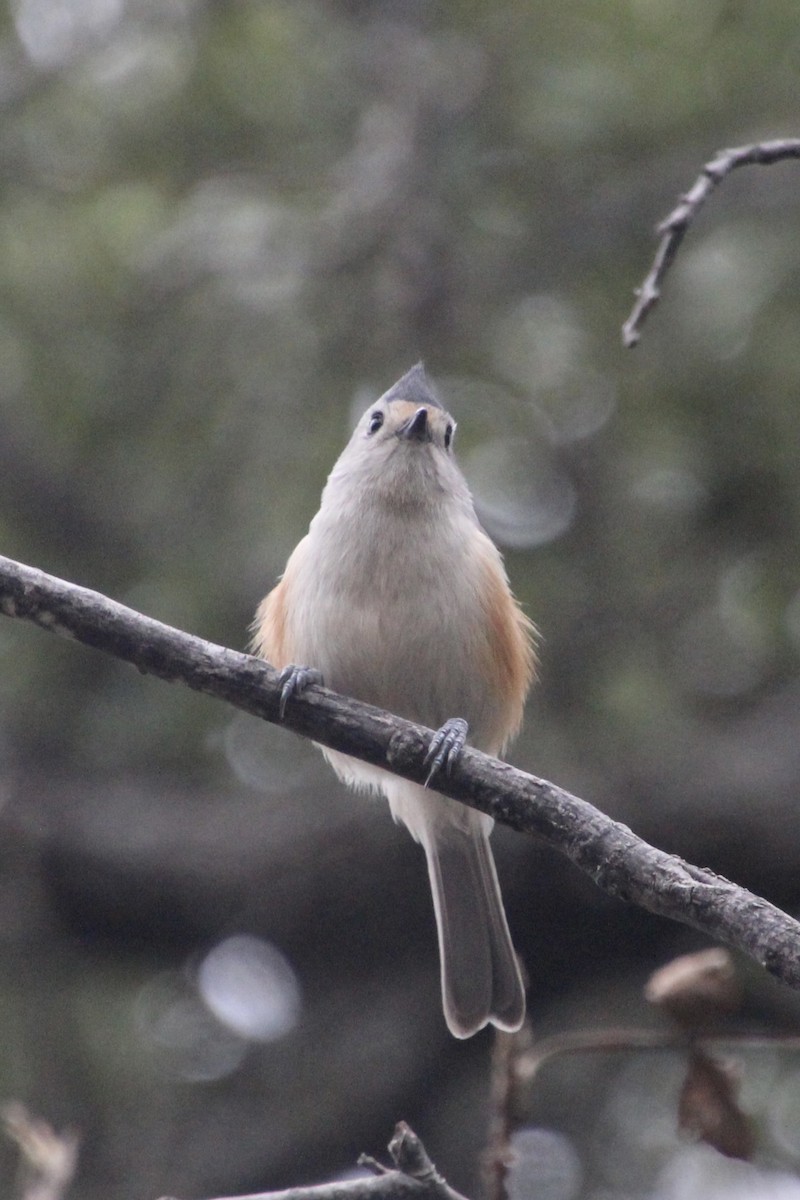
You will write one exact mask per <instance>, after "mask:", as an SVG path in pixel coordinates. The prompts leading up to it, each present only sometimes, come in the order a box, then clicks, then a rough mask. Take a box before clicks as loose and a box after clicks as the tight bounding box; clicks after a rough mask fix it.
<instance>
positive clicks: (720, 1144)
mask: <svg viewBox="0 0 800 1200" xmlns="http://www.w3.org/2000/svg"><path fill="white" fill-rule="evenodd" d="M738 1091H739V1080H738V1077H737V1074H736V1072H735V1070H734V1069H733V1068H732V1067H731V1065H730V1064H728V1063H723V1062H720V1061H719V1060H718V1059H715V1058H712V1057H711V1055H709V1054H706V1053H705V1052H704V1051H702V1050H699V1049H698V1048H697V1047H694V1048H693V1049H692V1050H691V1051H690V1054H689V1069H688V1071H687V1074H686V1079H685V1080H684V1083H683V1087H682V1088H681V1095H680V1100H679V1102H678V1128H679V1129H680V1130H681V1132H682V1133H687V1134H689V1135H690V1136H692V1137H696V1138H698V1139H699V1140H700V1141H703V1142H706V1143H707V1144H708V1145H709V1146H713V1147H714V1149H715V1150H719V1152H720V1154H725V1155H726V1156H727V1157H728V1158H742V1159H746V1160H747V1159H750V1158H751V1157H752V1154H753V1151H754V1149H755V1141H756V1138H755V1128H754V1125H753V1122H752V1120H751V1119H750V1117H748V1116H747V1115H746V1113H743V1112H742V1110H741V1109H740V1108H739V1103H738Z"/></svg>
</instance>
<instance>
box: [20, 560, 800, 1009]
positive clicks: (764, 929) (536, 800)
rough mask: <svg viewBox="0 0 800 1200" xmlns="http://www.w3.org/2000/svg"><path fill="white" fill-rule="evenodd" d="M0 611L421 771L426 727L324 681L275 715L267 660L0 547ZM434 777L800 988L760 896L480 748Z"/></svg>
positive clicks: (275, 691) (610, 889) (797, 927)
mask: <svg viewBox="0 0 800 1200" xmlns="http://www.w3.org/2000/svg"><path fill="white" fill-rule="evenodd" d="M0 613H3V614H5V615H6V616H8V617H18V618H22V619H24V620H28V621H33V622H34V623H35V624H37V625H40V626H41V627H42V628H44V629H48V630H50V631H51V632H53V633H58V634H60V635H61V636H62V637H67V638H72V639H75V640H76V641H79V642H83V643H84V644H85V645H87V646H93V647H95V648H96V649H98V650H103V651H104V652H105V653H107V654H112V655H115V656H116V657H117V658H121V659H124V660H125V661H126V662H129V663H132V664H133V665H134V666H135V667H137V668H138V669H139V670H140V671H142V672H144V673H146V674H152V675H157V676H159V677H160V678H162V679H167V680H170V681H175V680H179V681H180V682H182V683H185V684H187V685H188V686H189V687H191V688H194V689H195V690H196V691H199V692H204V693H206V694H207V695H210V696H216V697H217V698H218V699H220V700H226V701H227V702H228V703H229V704H233V705H235V706H236V707H237V708H240V709H243V710H244V711H245V712H249V713H252V714H253V715H255V716H258V717H261V718H263V719H264V720H266V721H271V722H273V723H274V724H283V725H285V726H286V727H287V728H288V729H291V730H293V731H294V732H295V733H299V734H301V735H302V736H303V737H308V738H313V739H314V741H317V742H321V743H322V744H323V745H326V746H330V747H331V748H333V749H335V750H340V751H342V752H343V753H345V754H351V755H353V757H355V758H360V759H363V760H364V761H365V762H369V763H372V764H374V765H376V766H380V767H385V768H386V769H387V770H389V771H392V772H394V774H396V775H400V776H402V777H403V778H404V779H411V780H413V781H414V782H415V783H424V781H425V778H426V774H427V771H426V767H425V763H424V759H425V752H426V750H427V747H428V745H429V743H430V739H431V737H432V732H431V730H429V729H425V728H423V727H422V726H420V725H415V724H412V722H410V721H405V720H402V719H401V718H400V717H395V716H392V715H391V714H390V713H386V712H383V711H382V710H381V709H378V708H373V707H372V706H371V705H368V704H362V703H360V702H359V701H357V700H352V699H349V698H348V697H346V696H339V695H336V694H335V693H334V692H330V691H328V690H327V689H326V688H321V687H310V688H309V689H308V690H307V691H306V692H304V693H303V695H302V696H297V697H296V698H294V699H292V700H291V701H290V703H289V706H288V708H287V711H286V716H285V718H284V720H283V721H281V719H280V714H279V708H280V691H281V689H280V684H279V682H278V674H277V672H276V671H274V670H273V669H272V667H270V666H269V665H268V664H267V663H264V662H262V661H261V660H260V659H257V658H253V657H251V656H250V655H247V654H239V653H237V652H236V651H234V650H228V649H226V648H225V647H223V646H216V645H214V644H213V643H212V642H206V641H204V640H203V639H202V638H198V637H194V636H192V635H191V634H188V633H184V632H182V631H181V630H179V629H173V628H172V627H171V626H169V625H163V624H162V623H161V622H160V621H154V620H152V619H151V618H150V617H145V616H143V615H142V614H141V613H137V612H135V611H134V610H133V609H130V608H126V607H125V606H124V605H122V604H118V603H116V602H115V601H114V600H109V599H108V598H107V597H106V596H102V595H100V593H98V592H92V591H89V590H88V589H86V588H82V587H78V586H76V585H75V584H72V583H66V582H64V581H63V580H60V579H54V578H53V577H52V576H50V575H45V574H44V572H42V571H39V570H36V569H35V568H33V567H26V566H23V565H22V564H21V563H16V562H13V561H12V560H11V559H8V558H2V557H0ZM436 786H437V790H438V791H441V792H443V793H444V794H445V795H447V796H451V797H452V798H453V799H455V800H460V801H461V802H462V803H464V804H469V805H471V806H472V807H473V808H477V809H480V810H481V812H485V813H489V814H490V816H492V817H494V818H495V819H496V820H498V821H501V822H503V823H504V824H505V825H510V826H511V828H512V829H516V830H518V831H519V832H522V833H528V834H533V835H535V836H536V837H538V838H541V839H542V840H543V841H545V842H547V843H548V845H550V846H552V847H553V848H554V849H556V850H558V851H559V853H561V854H564V855H566V856H567V858H569V859H570V860H571V861H572V862H573V863H574V864H575V865H576V866H577V867H579V868H580V870H582V871H584V872H585V873H586V874H587V875H588V876H589V877H590V878H591V879H593V880H594V882H595V883H596V884H597V885H598V887H600V888H602V889H603V891H605V892H607V893H608V894H609V895H611V896H616V897H618V898H619V899H621V900H625V901H628V902H631V903H635V904H638V905H640V906H641V907H642V908H645V909H647V910H648V911H650V912H652V913H657V914H658V915H660V916H664V917H669V918H671V919H672V920H674V921H680V922H682V923H683V924H685V925H690V926H692V927H693V928H695V929H698V930H700V931H701V932H703V933H705V934H707V935H708V937H710V938H712V939H713V940H715V941H720V942H723V943H725V944H726V945H728V946H730V947H732V948H734V949H737V950H740V951H742V952H743V953H744V954H746V955H747V956H748V957H749V958H752V959H753V960H754V961H755V962H757V963H759V964H760V965H761V966H763V967H765V968H766V970H768V971H769V972H771V973H772V974H773V975H775V976H777V978H779V979H781V980H783V982H784V983H787V984H789V986H790V987H793V988H797V989H798V990H800V924H798V923H797V922H796V921H794V920H792V918H791V917H789V916H787V914H786V913H784V912H781V910H780V909H778V908H775V906H774V905H772V904H769V903H768V902H767V901H766V900H762V899H761V898H760V897H758V896H755V895H753V893H751V892H748V891H746V890H745V889H744V888H740V887H737V886H736V885H735V884H733V883H730V882H729V881H728V880H727V879H723V878H721V877H720V876H719V875H715V874H714V873H713V872H711V871H708V870H705V869H702V868H700V867H695V866H692V865H691V864H690V863H686V862H684V861H683V860H682V859H679V858H675V857H674V856H672V855H669V854H665V853H664V852H663V851H661V850H657V849H656V848H655V847H653V846H650V845H648V844H647V842H644V841H642V840H641V838H638V837H636V835H635V834H634V833H632V832H631V830H630V829H628V828H627V826H625V825H621V824H620V823H619V822H617V821H613V820H611V818H610V817H607V816H605V815H604V814H603V813H601V812H599V811H598V810H597V809H596V808H593V807H592V805H590V804H587V803H586V801H584V800H580V799H578V797H577V796H573V795H571V794H570V793H569V792H565V791H563V789H561V788H560V787H557V786H556V784H553V783H548V781H547V780H545V779H537V778H536V777H535V776H533V775H528V774H526V773H525V772H523V771H519V770H517V769H516V768H515V767H512V766H510V765H509V764H508V763H503V762H499V761H498V760H497V759H493V758H490V757H489V756H488V755H486V754H481V753H480V752H479V751H477V750H472V749H469V748H468V749H467V750H465V752H464V754H463V756H462V758H461V759H460V760H459V762H458V763H457V764H456V765H455V767H454V768H453V771H452V773H451V774H450V775H448V776H446V777H438V778H437V781H436Z"/></svg>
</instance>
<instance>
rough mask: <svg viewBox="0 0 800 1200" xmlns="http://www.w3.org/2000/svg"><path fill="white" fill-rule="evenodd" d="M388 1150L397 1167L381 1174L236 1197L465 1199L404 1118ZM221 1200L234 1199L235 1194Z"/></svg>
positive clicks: (283, 1199)
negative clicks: (438, 1168) (445, 1178)
mask: <svg viewBox="0 0 800 1200" xmlns="http://www.w3.org/2000/svg"><path fill="white" fill-rule="evenodd" d="M389 1153H390V1154H391V1156H392V1161H393V1162H394V1165H395V1166H394V1170H385V1171H382V1172H381V1174H379V1175H371V1176H365V1177H364V1178H363V1179H346V1180H341V1181H339V1182H334V1183H320V1184H317V1185H316V1186H314V1187H298V1188H287V1189H286V1190H285V1191H282V1192H257V1193H253V1194H251V1195H248V1196H237V1197H235V1200H464V1197H463V1196H462V1195H461V1194H460V1192H456V1191H454V1189H453V1188H451V1187H450V1185H449V1184H448V1183H447V1182H446V1181H445V1180H444V1179H443V1178H442V1176H441V1175H440V1174H439V1173H438V1171H437V1170H436V1168H435V1167H434V1165H433V1163H432V1162H431V1160H430V1158H429V1157H428V1154H427V1151H426V1150H425V1147H424V1146H423V1144H422V1142H421V1141H420V1139H419V1138H418V1137H417V1135H416V1134H415V1133H414V1131H413V1129H411V1128H410V1127H409V1126H408V1125H406V1123H405V1121H401V1122H400V1123H399V1125H397V1126H396V1127H395V1131H394V1134H393V1136H392V1140H391V1141H390V1142H389ZM163 1200H167V1198H166V1197H164V1198H163ZM219 1200H234V1197H220V1198H219Z"/></svg>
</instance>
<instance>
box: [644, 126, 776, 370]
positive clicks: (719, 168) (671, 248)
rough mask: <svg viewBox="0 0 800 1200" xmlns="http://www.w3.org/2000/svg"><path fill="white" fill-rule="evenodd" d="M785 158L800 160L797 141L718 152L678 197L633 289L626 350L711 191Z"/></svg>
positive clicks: (659, 291) (659, 231)
mask: <svg viewBox="0 0 800 1200" xmlns="http://www.w3.org/2000/svg"><path fill="white" fill-rule="evenodd" d="M787 158H800V138H779V139H776V140H775V141H770V142H755V143H754V144H753V145H751V146H737V147H735V148H734V149H732V150H720V151H718V153H717V154H716V155H715V157H714V158H713V159H712V160H711V162H708V163H706V165H705V166H704V167H703V169H702V171H701V172H700V174H699V175H698V177H697V179H696V180H695V182H694V183H693V184H692V186H691V188H690V189H689V191H688V192H687V193H686V194H685V195H684V196H682V197H681V199H680V203H679V204H678V205H677V206H676V207H675V208H674V209H673V210H672V212H671V213H670V214H669V216H668V217H667V218H666V219H665V220H664V221H662V222H661V224H660V225H659V226H658V227H657V230H656V232H657V233H659V234H660V235H661V241H660V242H659V245H658V249H657V251H656V256H655V258H654V260H653V265H652V267H651V268H650V270H649V272H648V273H647V275H646V277H645V280H644V282H643V283H642V285H641V287H639V288H637V289H636V303H635V304H634V306H633V309H632V310H631V315H630V316H629V317H628V319H627V321H626V322H625V324H624V325H623V326H622V341H623V344H624V345H625V346H627V347H628V348H630V347H632V346H635V345H636V343H637V342H638V341H639V338H640V336H641V329H642V325H643V324H644V322H645V319H646V317H647V314H648V313H649V312H650V309H651V308H653V307H654V306H655V305H656V304H657V303H658V301H659V299H660V298H661V285H662V283H663V281H664V276H665V275H666V273H667V271H668V270H669V268H670V266H671V265H672V263H673V261H674V259H675V255H676V254H677V252H678V247H679V246H680V244H681V242H682V241H683V237H684V234H685V233H686V231H687V229H688V228H689V226H690V225H691V223H692V221H693V220H694V218H695V217H696V216H697V214H698V212H699V211H700V209H701V208H702V206H703V205H704V204H705V202H706V200H707V199H708V197H709V196H710V195H711V193H712V192H713V190H714V188H715V187H717V185H718V184H720V183H721V182H722V180H723V179H725V178H726V176H728V175H730V173H731V171H734V170H736V168H737V167H744V166H749V165H751V164H753V163H756V164H758V165H760V166H770V165H771V164H772V163H776V162H781V161H783V160H784V159H787Z"/></svg>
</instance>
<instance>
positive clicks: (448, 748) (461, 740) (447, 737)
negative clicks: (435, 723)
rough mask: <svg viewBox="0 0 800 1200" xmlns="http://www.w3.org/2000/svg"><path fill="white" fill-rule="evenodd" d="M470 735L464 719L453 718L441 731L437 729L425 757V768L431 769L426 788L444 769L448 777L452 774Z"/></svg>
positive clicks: (446, 722)
mask: <svg viewBox="0 0 800 1200" xmlns="http://www.w3.org/2000/svg"><path fill="white" fill-rule="evenodd" d="M468 733H469V725H468V724H467V722H466V721H465V720H464V718H463V717H451V718H450V720H449V721H445V723H444V725H443V726H442V727H441V729H437V731H436V733H435V734H434V735H433V737H432V738H431V744H430V746H428V753H427V754H426V755H425V766H426V767H428V766H429V767H430V770H429V771H428V777H427V779H426V780H425V787H427V786H428V784H429V783H430V781H431V780H432V779H433V777H434V775H436V774H437V772H439V771H441V770H442V768H444V772H445V774H446V775H449V774H450V772H451V771H452V769H453V767H454V766H455V764H456V763H457V762H458V760H459V758H460V757H461V753H462V751H463V749H464V747H465V745H466V744H467V734H468Z"/></svg>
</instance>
